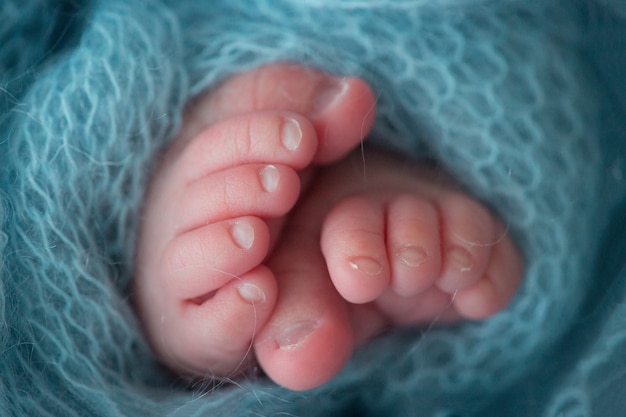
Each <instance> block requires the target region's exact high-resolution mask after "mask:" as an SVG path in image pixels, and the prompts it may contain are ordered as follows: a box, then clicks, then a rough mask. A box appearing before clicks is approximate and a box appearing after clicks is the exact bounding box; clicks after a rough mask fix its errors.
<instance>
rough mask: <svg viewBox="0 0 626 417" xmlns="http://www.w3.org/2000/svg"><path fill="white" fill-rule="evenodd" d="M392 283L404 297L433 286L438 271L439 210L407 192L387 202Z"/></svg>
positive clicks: (394, 288)
mask: <svg viewBox="0 0 626 417" xmlns="http://www.w3.org/2000/svg"><path fill="white" fill-rule="evenodd" d="M386 211H387V225H386V233H387V250H388V258H389V260H390V266H391V287H392V288H393V290H394V291H395V292H396V293H397V294H398V295H401V296H403V297H410V296H413V295H417V294H420V293H422V292H424V291H426V290H427V289H429V288H430V287H432V286H433V285H434V283H435V281H436V280H437V278H438V277H439V274H440V272H441V250H440V246H441V242H440V237H439V214H438V213H437V209H436V207H435V206H434V205H433V204H432V203H431V202H430V201H428V200H425V199H421V198H418V197H415V196H412V195H409V194H406V195H399V196H397V197H395V198H393V199H392V200H391V201H390V202H389V203H388V204H387V210H386Z"/></svg>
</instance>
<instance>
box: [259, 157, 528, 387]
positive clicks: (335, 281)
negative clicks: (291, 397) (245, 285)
mask: <svg viewBox="0 0 626 417" xmlns="http://www.w3.org/2000/svg"><path fill="white" fill-rule="evenodd" d="M363 155H364V157H365V159H364V160H363V159H362V158H363V156H362V154H361V153H360V152H356V153H354V154H353V155H352V156H351V158H348V159H347V160H345V161H342V162H340V163H337V164H335V165H333V166H331V167H328V168H325V169H324V172H323V173H321V174H320V175H318V176H317V177H316V180H315V184H314V186H313V188H312V189H311V190H310V191H309V192H308V193H307V195H306V196H305V197H304V199H302V200H300V202H299V203H298V206H297V208H296V209H295V211H294V213H293V215H292V217H291V218H290V220H289V224H288V225H287V226H286V228H285V231H284V233H283V236H282V238H281V243H280V245H279V246H278V247H277V249H276V251H275V252H274V253H273V255H272V258H271V260H270V263H269V265H270V267H271V268H272V271H273V272H274V273H275V275H276V277H277V280H278V296H277V305H276V308H275V310H274V312H273V314H272V316H271V317H270V319H269V321H268V323H267V325H266V326H265V328H264V329H263V330H262V332H261V333H260V334H259V335H258V337H257V341H256V343H255V352H256V355H257V358H258V361H259V363H260V364H261V366H262V367H263V369H264V370H265V371H266V373H267V374H268V375H269V376H270V377H271V378H272V379H273V380H275V381H277V382H278V383H280V384H282V385H285V386H287V387H290V388H293V389H307V388H311V387H314V386H316V385H319V384H321V383H324V382H326V381H327V380H328V379H330V378H331V377H332V376H334V375H335V374H336V373H337V372H339V371H340V370H341V368H342V367H343V365H344V364H345V362H346V361H347V359H348V358H349V357H350V355H351V353H352V351H353V348H354V346H355V345H357V344H359V343H362V342H363V341H365V340H367V339H368V338H371V337H372V336H373V335H375V334H377V333H379V332H381V331H382V330H384V329H386V328H387V327H388V326H394V325H414V324H421V323H430V322H433V321H436V322H438V323H447V322H452V321H458V320H460V319H463V318H468V319H480V318H485V317H487V316H490V315H492V314H494V313H496V312H498V311H499V310H501V309H502V308H504V307H505V306H506V304H507V303H508V302H509V301H510V300H511V298H512V297H513V295H514V292H515V290H516V288H517V287H518V285H519V283H520V281H521V277H522V262H521V256H520V255H519V253H518V251H517V249H516V247H515V246H514V244H513V242H512V240H511V238H510V237H509V236H508V235H507V233H506V229H505V227H504V226H503V225H502V224H501V222H500V221H499V220H498V219H497V218H496V216H494V215H493V214H492V213H490V212H489V211H488V210H487V209H485V208H484V207H483V206H482V205H481V204H479V203H478V202H476V201H474V200H473V199H471V198H470V197H468V196H467V195H466V194H464V193H463V192H462V191H460V190H459V189H458V187H455V186H454V185H453V183H452V182H451V181H449V180H448V179H446V178H444V177H443V175H442V174H441V173H439V172H437V171H436V170H435V169H433V168H430V167H427V166H425V165H422V166H420V167H417V166H415V163H411V164H409V163H405V162H403V161H401V160H400V159H399V158H396V157H392V156H389V155H386V154H384V153H382V152H380V151H377V150H373V149H369V148H367V149H366V152H365V153H364V154H363ZM364 170H366V173H367V179H365V178H364ZM320 242H321V244H320Z"/></svg>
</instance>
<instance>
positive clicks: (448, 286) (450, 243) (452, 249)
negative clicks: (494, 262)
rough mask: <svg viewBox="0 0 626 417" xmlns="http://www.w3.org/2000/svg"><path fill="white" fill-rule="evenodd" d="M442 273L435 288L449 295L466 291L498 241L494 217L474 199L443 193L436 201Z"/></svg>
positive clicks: (457, 194) (453, 193)
mask: <svg viewBox="0 0 626 417" xmlns="http://www.w3.org/2000/svg"><path fill="white" fill-rule="evenodd" d="M438 204H439V210H440V216H441V225H442V226H441V228H442V237H441V239H442V245H441V247H442V258H443V260H442V262H443V263H442V271H441V277H440V279H439V281H438V282H437V285H438V286H439V288H441V289H442V290H444V291H446V292H448V293H451V294H452V293H454V292H456V291H458V290H462V289H464V288H467V287H469V286H471V285H473V284H474V283H476V282H477V281H478V280H479V279H480V278H481V277H482V276H483V274H484V273H485V270H486V268H487V264H488V262H489V256H490V253H491V250H492V247H493V246H494V244H495V242H496V241H497V238H498V237H497V236H496V234H495V223H496V220H495V218H494V216H493V215H492V214H491V213H489V212H488V211H487V210H486V209H485V208H483V207H482V206H481V205H480V204H479V203H478V202H476V201H474V200H473V199H471V198H469V197H467V196H465V195H463V194H460V193H457V192H444V193H443V194H442V195H440V196H439V198H438Z"/></svg>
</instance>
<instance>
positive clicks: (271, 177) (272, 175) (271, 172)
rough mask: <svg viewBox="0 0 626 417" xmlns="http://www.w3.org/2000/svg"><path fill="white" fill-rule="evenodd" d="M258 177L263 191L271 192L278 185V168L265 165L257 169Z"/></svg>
mask: <svg viewBox="0 0 626 417" xmlns="http://www.w3.org/2000/svg"><path fill="white" fill-rule="evenodd" d="M259 178H260V179H261V186H262V187H263V189H264V190H265V191H267V192H268V193H271V192H272V191H274V190H275V189H276V187H278V181H279V178H280V175H279V174H278V169H276V167H275V166H274V165H267V166H266V167H264V168H263V169H261V171H259Z"/></svg>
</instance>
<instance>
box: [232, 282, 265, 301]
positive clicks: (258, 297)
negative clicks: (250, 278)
mask: <svg viewBox="0 0 626 417" xmlns="http://www.w3.org/2000/svg"><path fill="white" fill-rule="evenodd" d="M237 291H238V292H239V296H240V297H241V298H242V299H243V301H245V302H246V303H250V304H260V303H262V302H263V301H265V293H264V292H263V290H262V289H260V288H259V287H257V286H256V285H254V284H248V283H243V284H240V285H238V286H237Z"/></svg>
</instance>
